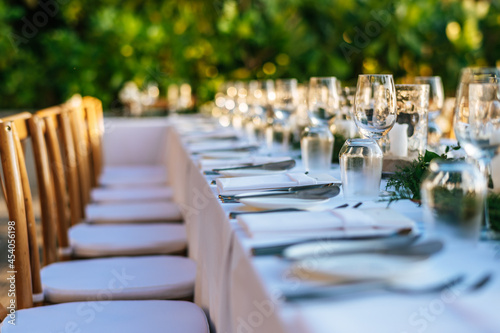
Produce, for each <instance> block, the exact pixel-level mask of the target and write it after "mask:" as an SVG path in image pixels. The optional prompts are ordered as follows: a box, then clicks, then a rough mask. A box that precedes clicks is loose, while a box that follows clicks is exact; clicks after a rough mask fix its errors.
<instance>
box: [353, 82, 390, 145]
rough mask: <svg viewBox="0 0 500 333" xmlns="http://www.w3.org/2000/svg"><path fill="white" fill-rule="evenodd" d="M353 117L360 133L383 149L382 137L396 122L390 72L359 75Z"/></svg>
mask: <svg viewBox="0 0 500 333" xmlns="http://www.w3.org/2000/svg"><path fill="white" fill-rule="evenodd" d="M354 103H355V106H354V114H353V118H354V121H355V122H356V125H357V126H358V128H359V130H360V132H361V134H362V135H363V136H365V137H368V138H371V139H374V140H376V141H377V142H378V144H379V145H380V148H381V149H382V151H385V150H386V148H385V144H384V140H383V139H384V137H385V135H386V134H387V133H388V132H389V131H390V130H391V128H392V126H394V123H395V122H396V117H397V112H396V89H395V86H394V79H393V77H392V75H391V74H370V75H359V77H358V84H357V86H356V98H355V102H354Z"/></svg>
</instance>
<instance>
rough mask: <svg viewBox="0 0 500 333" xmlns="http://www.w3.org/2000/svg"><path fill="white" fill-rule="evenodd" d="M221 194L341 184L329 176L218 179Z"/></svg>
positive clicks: (290, 174)
mask: <svg viewBox="0 0 500 333" xmlns="http://www.w3.org/2000/svg"><path fill="white" fill-rule="evenodd" d="M215 182H216V184H217V190H218V191H219V194H223V195H228V194H238V193H243V192H249V191H259V190H266V189H272V188H278V187H289V186H299V185H315V184H328V183H340V181H339V180H338V179H337V178H335V177H333V176H330V175H328V174H309V175H306V174H304V173H283V174H273V175H266V176H251V177H237V178H217V180H216V181H215Z"/></svg>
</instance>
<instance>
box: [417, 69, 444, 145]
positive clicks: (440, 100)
mask: <svg viewBox="0 0 500 333" xmlns="http://www.w3.org/2000/svg"><path fill="white" fill-rule="evenodd" d="M415 83H417V84H428V85H429V88H430V90H429V116H428V121H429V122H428V127H427V145H428V146H431V147H435V148H437V147H438V145H439V139H440V138H441V136H442V135H443V132H442V131H441V128H439V126H438V124H437V123H436V118H437V117H438V116H439V115H440V113H441V109H442V108H443V104H444V89H443V82H442V81H441V77H440V76H417V77H416V78H415Z"/></svg>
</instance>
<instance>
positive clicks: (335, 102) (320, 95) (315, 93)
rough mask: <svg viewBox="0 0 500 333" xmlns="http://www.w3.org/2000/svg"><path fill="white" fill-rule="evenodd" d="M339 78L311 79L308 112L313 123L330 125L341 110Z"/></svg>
mask: <svg viewBox="0 0 500 333" xmlns="http://www.w3.org/2000/svg"><path fill="white" fill-rule="evenodd" d="M337 82H338V80H337V78H335V77H333V76H331V77H312V78H310V79H309V92H308V99H307V102H308V113H309V118H310V119H311V121H312V123H313V125H319V124H321V125H325V126H326V125H328V121H329V120H330V119H331V118H333V117H334V116H335V115H336V113H337V111H338V110H339V92H338V90H337Z"/></svg>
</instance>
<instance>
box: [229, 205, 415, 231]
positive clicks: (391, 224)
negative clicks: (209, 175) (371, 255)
mask: <svg viewBox="0 0 500 333" xmlns="http://www.w3.org/2000/svg"><path fill="white" fill-rule="evenodd" d="M237 219H238V222H239V223H240V224H241V226H242V227H243V229H244V230H245V231H246V232H247V234H248V235H249V236H250V237H266V236H267V237H276V236H279V237H283V236H285V235H290V236H297V235H300V236H305V237H310V236H319V237H321V236H326V235H330V236H331V235H338V236H352V235H365V234H367V235H371V234H377V233H378V232H381V233H387V232H388V231H395V230H399V229H404V228H414V227H415V224H414V222H413V221H412V220H410V219H408V218H407V217H405V216H403V215H401V214H398V213H397V212H395V211H392V210H390V209H380V208H369V209H362V208H359V209H354V208H344V209H336V210H329V211H319V212H285V213H269V214H264V215H262V214H248V215H239V216H238V217H237Z"/></svg>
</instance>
